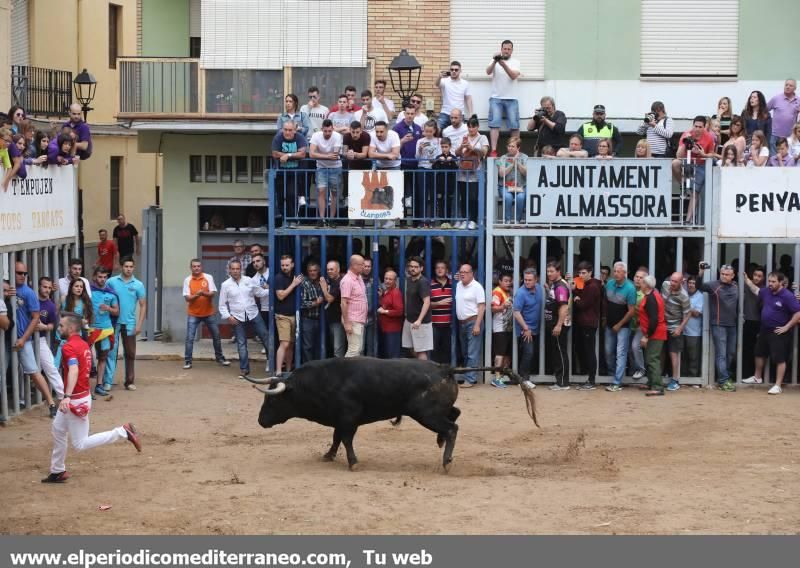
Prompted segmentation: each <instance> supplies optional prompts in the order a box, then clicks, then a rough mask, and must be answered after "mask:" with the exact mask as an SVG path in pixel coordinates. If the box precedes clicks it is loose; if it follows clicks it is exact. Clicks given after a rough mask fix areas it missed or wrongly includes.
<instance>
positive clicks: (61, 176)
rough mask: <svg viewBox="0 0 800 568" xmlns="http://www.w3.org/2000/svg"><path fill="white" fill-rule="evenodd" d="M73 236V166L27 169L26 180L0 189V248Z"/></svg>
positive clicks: (14, 182) (15, 181)
mask: <svg viewBox="0 0 800 568" xmlns="http://www.w3.org/2000/svg"><path fill="white" fill-rule="evenodd" d="M2 171H4V170H0V172H2ZM76 232H77V227H76V226H75V168H74V167H73V166H49V167H46V168H43V167H41V166H30V167H29V168H28V177H27V178H25V179H19V178H14V179H12V180H11V183H9V184H8V189H7V190H6V191H2V190H1V189H0V246H8V245H16V244H19V243H36V242H39V241H49V240H53V239H64V238H74V237H75V234H76Z"/></svg>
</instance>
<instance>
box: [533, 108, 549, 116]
mask: <svg viewBox="0 0 800 568" xmlns="http://www.w3.org/2000/svg"><path fill="white" fill-rule="evenodd" d="M533 116H534V117H536V118H544V117H546V116H547V111H546V110H544V109H543V108H537V109H536V110H535V111H533Z"/></svg>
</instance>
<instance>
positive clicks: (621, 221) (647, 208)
mask: <svg viewBox="0 0 800 568" xmlns="http://www.w3.org/2000/svg"><path fill="white" fill-rule="evenodd" d="M671 194H672V170H671V168H670V161H669V160H663V159H662V160H655V159H654V160H646V159H636V160H634V159H612V160H593V159H581V158H572V159H543V160H530V161H528V178H527V188H526V200H525V204H526V205H525V208H526V215H527V220H528V223H536V224H541V223H547V224H550V223H554V224H556V223H557V224H566V225H571V224H593V223H597V224H603V225H609V224H611V225H665V224H669V223H670V221H671V219H670V218H671V203H670V199H671Z"/></svg>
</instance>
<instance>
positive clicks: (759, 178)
mask: <svg viewBox="0 0 800 568" xmlns="http://www.w3.org/2000/svg"><path fill="white" fill-rule="evenodd" d="M720 176H721V178H720V191H719V201H718V204H719V224H718V226H717V236H719V237H767V238H785V237H789V238H800V168H722V171H721V172H720Z"/></svg>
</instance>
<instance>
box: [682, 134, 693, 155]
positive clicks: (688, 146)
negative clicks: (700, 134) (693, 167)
mask: <svg viewBox="0 0 800 568" xmlns="http://www.w3.org/2000/svg"><path fill="white" fill-rule="evenodd" d="M683 145H684V147H685V148H686V151H687V152H691V151H692V148H694V140H692V138H691V137H690V136H687V137H686V138H684V139H683Z"/></svg>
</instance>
